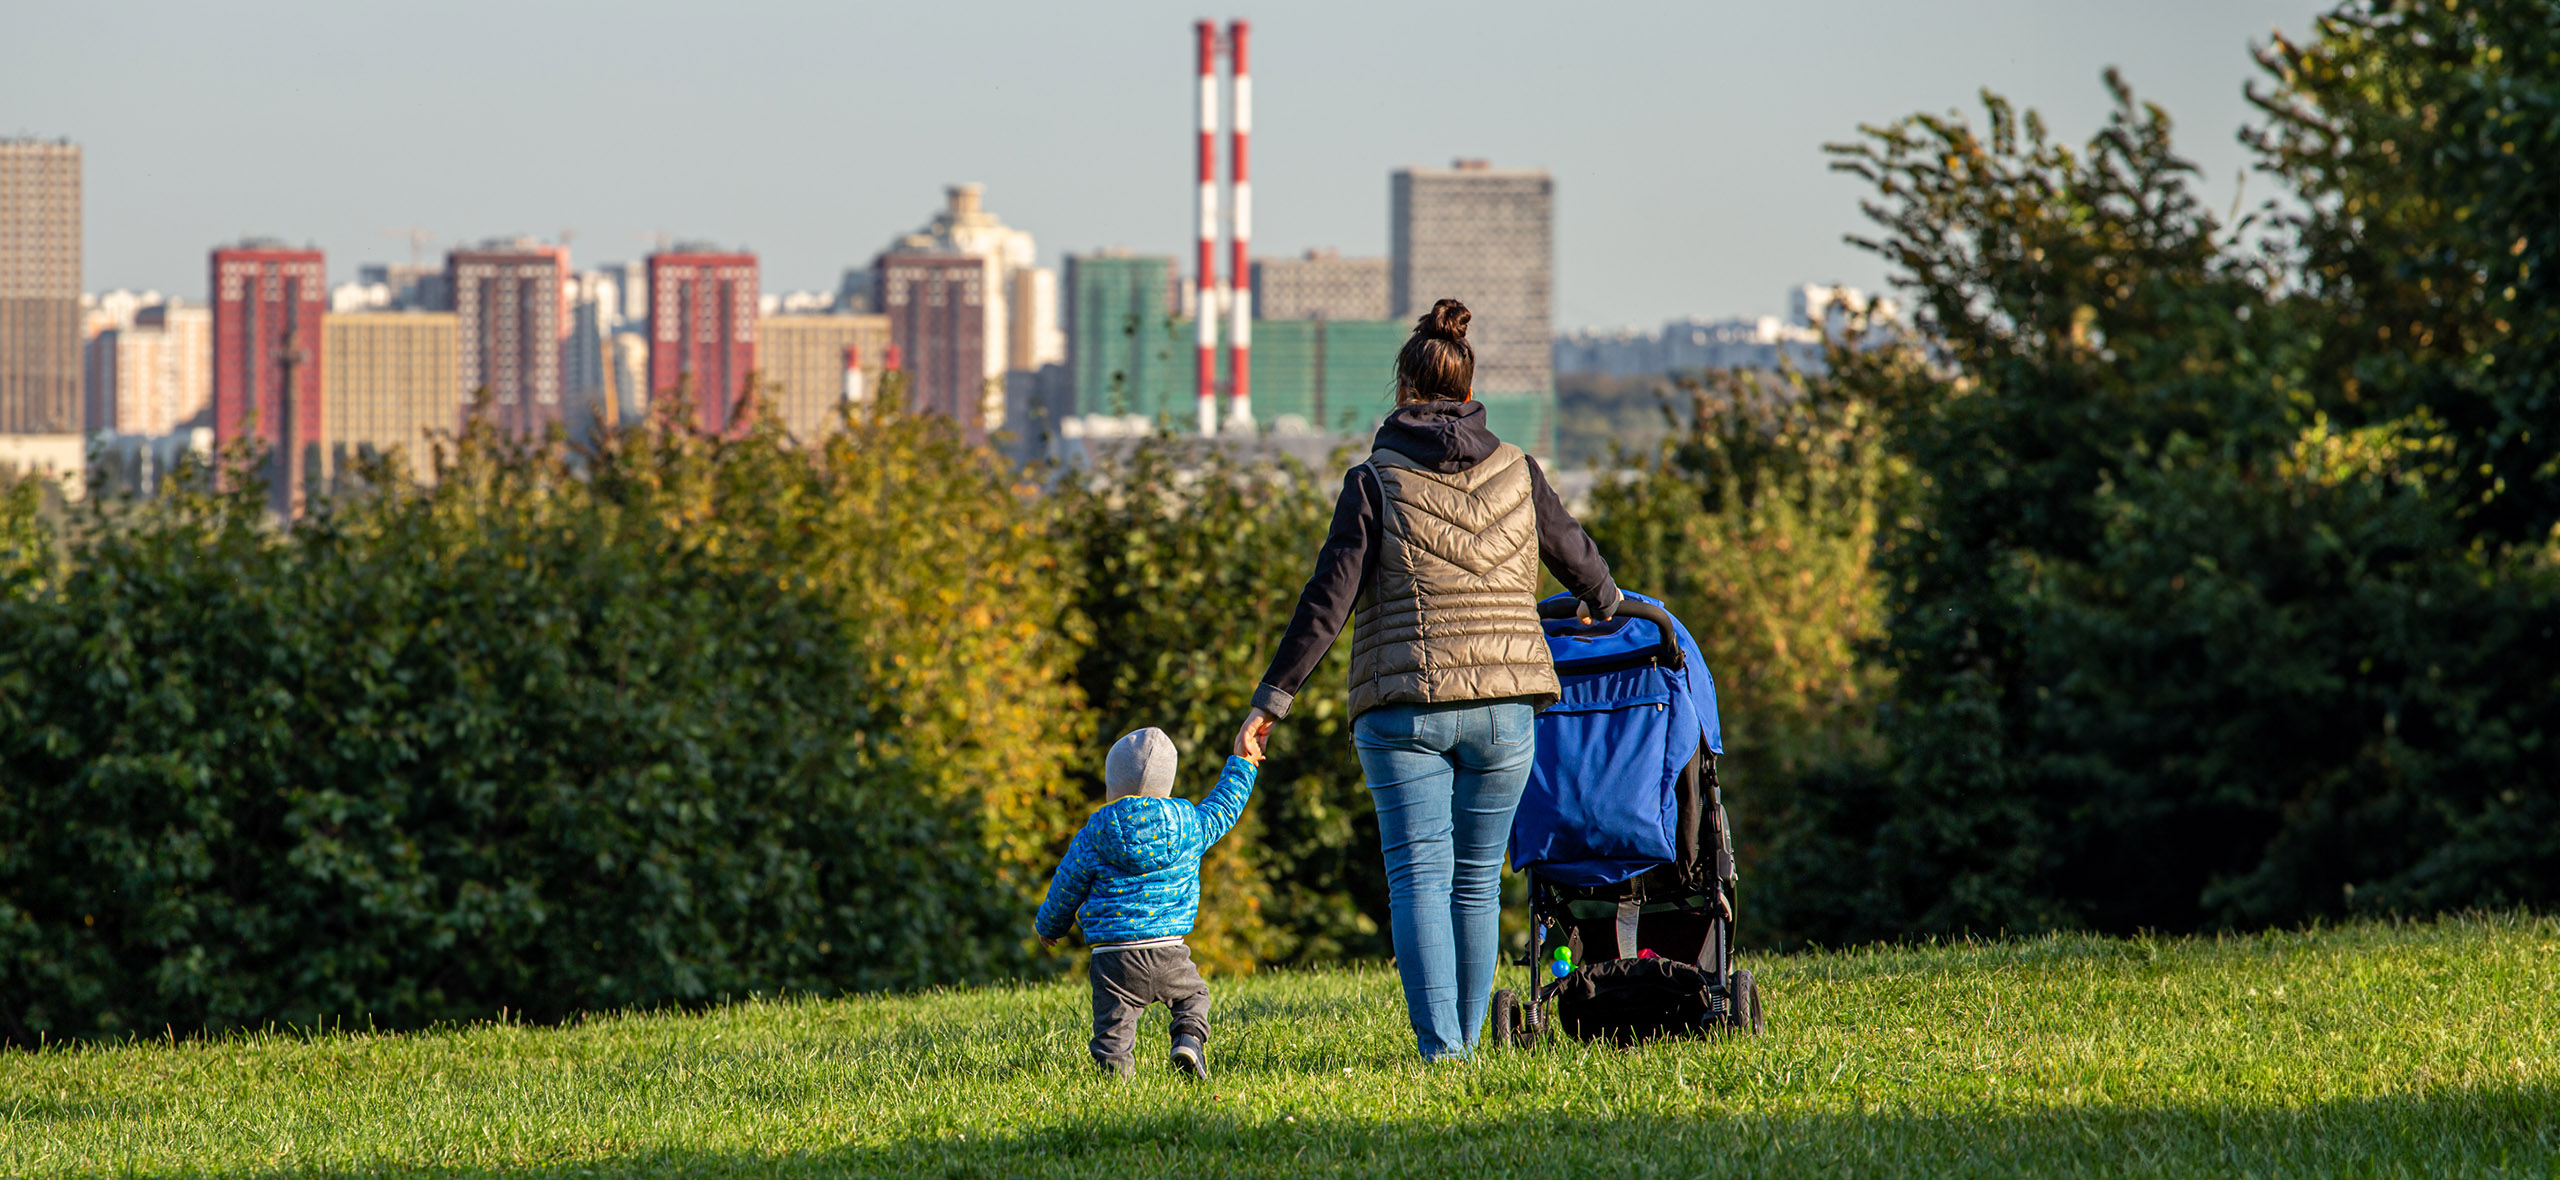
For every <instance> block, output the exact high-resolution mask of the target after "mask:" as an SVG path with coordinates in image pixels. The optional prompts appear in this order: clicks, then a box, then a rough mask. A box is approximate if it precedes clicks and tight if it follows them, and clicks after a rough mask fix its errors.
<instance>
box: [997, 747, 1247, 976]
mask: <svg viewBox="0 0 2560 1180" xmlns="http://www.w3.org/2000/svg"><path fill="white" fill-rule="evenodd" d="M1253 777H1254V765H1253V763H1250V762H1247V761H1245V760H1244V759H1242V758H1229V759H1227V769H1226V772H1225V773H1223V774H1221V775H1219V776H1218V786H1217V788H1216V789H1215V790H1212V791H1210V792H1209V797H1208V798H1206V799H1202V800H1201V801H1199V802H1198V803H1193V802H1191V801H1190V800H1187V799H1156V798H1151V797H1149V796H1145V795H1128V796H1124V797H1122V798H1119V799H1114V800H1112V801H1111V802H1110V803H1108V804H1105V805H1104V806H1103V808H1102V810H1100V811H1097V812H1094V813H1093V818H1092V819H1089V820H1086V821H1085V823H1084V830H1083V831H1081V832H1077V833H1076V841H1075V843H1074V844H1072V845H1070V846H1069V847H1068V848H1067V859H1066V860H1064V861H1062V862H1060V863H1059V865H1058V875H1057V876H1055V877H1052V878H1050V879H1049V899H1048V900H1047V901H1044V902H1041V903H1040V915H1039V917H1037V918H1034V919H1032V923H1031V925H1032V928H1033V929H1034V930H1036V931H1038V932H1039V935H1040V937H1042V938H1061V937H1064V936H1065V935H1066V933H1067V924H1068V923H1069V922H1082V923H1083V924H1084V940H1085V941H1086V942H1088V943H1090V944H1092V945H1095V946H1103V945H1106V944H1109V943H1115V942H1138V941H1140V940H1143V939H1149V938H1173V937H1179V936H1181V935H1185V934H1189V933H1191V920H1192V919H1193V918H1195V917H1198V916H1199V913H1200V857H1201V855H1202V854H1204V853H1206V852H1208V851H1209V846H1210V845H1212V844H1215V843H1217V842H1218V837H1220V836H1224V835H1226V834H1227V829H1229V828H1232V827H1234V826H1236V817H1238V816H1241V815H1243V814H1244V805H1245V801H1246V800H1247V799H1250V798H1252V797H1253Z"/></svg>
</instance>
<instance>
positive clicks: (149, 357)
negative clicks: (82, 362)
mask: <svg viewBox="0 0 2560 1180" xmlns="http://www.w3.org/2000/svg"><path fill="white" fill-rule="evenodd" d="M86 347H87V350H88V354H89V361H88V377H87V384H88V398H89V406H88V410H87V412H86V417H87V419H88V424H89V429H90V430H92V431H98V430H109V431H113V432H115V433H117V434H130V435H142V436H148V437H157V436H159V435H164V434H168V433H170V432H172V431H175V430H179V429H182V428H184V427H188V426H210V425H212V424H213V420H212V416H211V414H210V413H209V412H208V411H210V410H211V409H212V408H213V309H211V308H209V307H206V306H204V305H203V304H200V303H156V304H153V305H151V306H149V307H145V308H142V309H141V310H140V311H138V312H136V313H135V314H134V315H133V317H132V323H130V324H129V325H126V326H123V327H113V328H108V329H106V330H104V331H101V332H99V333H98V334H97V336H96V337H94V338H92V339H91V340H90V341H89V343H88V345H87V346H86Z"/></svg>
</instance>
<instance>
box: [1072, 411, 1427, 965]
mask: <svg viewBox="0 0 2560 1180" xmlns="http://www.w3.org/2000/svg"><path fill="white" fill-rule="evenodd" d="M1340 486H1341V485H1340V482H1339V481H1338V480H1324V479H1318V478H1316V477H1315V476H1314V475H1313V473H1311V472H1309V471H1307V470H1306V469H1305V468H1303V467H1302V466H1300V465H1298V464H1296V463H1292V462H1288V461H1285V460H1284V461H1279V462H1257V461H1245V460H1240V459H1238V458H1235V457H1234V456H1232V455H1230V454H1229V453H1227V452H1225V451H1223V450H1219V449H1215V448H1208V447H1202V446H1200V445H1198V444H1196V443H1191V442H1187V441H1185V440H1181V439H1175V438H1159V439H1153V440H1148V441H1146V442H1144V443H1142V444H1140V445H1138V446H1136V447H1134V448H1132V449H1130V450H1129V451H1128V452H1127V453H1126V454H1125V455H1122V456H1119V457H1116V458H1106V460H1105V461H1104V462H1102V463H1101V464H1099V465H1098V466H1097V467H1096V468H1095V469H1093V470H1092V471H1090V472H1084V473H1079V474H1078V476H1077V477H1076V478H1074V479H1071V480H1068V481H1066V482H1064V483H1063V484H1062V485H1061V487H1060V489H1059V493H1058V496H1057V513H1058V521H1059V526H1060V532H1061V534H1062V535H1063V536H1064V537H1065V538H1066V539H1067V540H1068V543H1069V544H1071V545H1072V546H1073V548H1074V551H1075V553H1076V554H1077V557H1078V559H1079V565H1080V568H1081V571H1082V581H1081V582H1080V583H1079V585H1080V590H1079V593H1078V597H1077V604H1078V606H1079V608H1080V609H1081V612H1082V614H1083V615H1084V617H1085V618H1087V619H1088V620H1090V622H1091V626H1092V629H1093V642H1092V645H1091V646H1090V647H1089V648H1087V649H1086V651H1085V654H1084V657H1083V659H1082V660H1081V661H1080V662H1079V663H1078V664H1077V669H1076V679H1077V683H1078V684H1079V685H1080V686H1081V687H1082V689H1083V692H1084V695H1085V698H1086V699H1087V700H1088V701H1090V702H1091V703H1092V705H1093V709H1094V712H1095V716H1096V720H1097V721H1098V723H1099V732H1100V733H1101V734H1103V735H1106V736H1108V735H1115V734H1119V733H1124V732H1127V731H1128V730H1131V729H1135V728H1137V727H1139V726H1144V725H1154V726H1160V727H1162V728H1163V729H1164V730H1165V731H1166V732H1167V733H1169V734H1171V735H1172V736H1173V738H1174V741H1175V742H1176V743H1177V744H1178V745H1179V746H1180V747H1181V749H1182V752H1183V759H1184V761H1183V766H1184V773H1185V777H1186V784H1188V785H1187V786H1186V789H1189V788H1190V787H1194V786H1199V785H1202V784H1205V783H1206V782H1207V781H1208V779H1209V777H1210V776H1211V775H1213V774H1214V773H1215V770H1214V768H1215V767H1216V765H1217V764H1218V763H1220V762H1222V761H1223V760H1224V759H1225V758H1226V756H1227V753H1228V750H1229V747H1230V746H1231V745H1232V743H1233V742H1234V740H1235V733H1236V727H1237V725H1238V724H1239V723H1240V722H1242V721H1243V720H1244V714H1245V710H1246V708H1247V706H1248V704H1249V703H1250V701H1251V699H1252V697H1253V690H1254V686H1255V685H1256V684H1257V683H1259V682H1260V680H1261V678H1262V673H1263V671H1264V668H1265V666H1266V665H1268V664H1269V663H1270V660H1271V655H1272V652H1273V650H1274V649H1275V648H1276V647H1277V646H1278V643H1279V640H1280V634H1281V632H1282V631H1283V630H1285V629H1287V627H1288V625H1289V618H1290V615H1291V614H1292V612H1294V611H1295V609H1296V607H1297V601H1298V590H1299V588H1300V587H1301V586H1303V585H1304V584H1305V583H1306V579H1307V575H1308V573H1309V572H1310V571H1311V570H1312V569H1313V568H1314V562H1315V555H1316V551H1317V549H1319V548H1320V547H1322V545H1323V544H1324V537H1325V531H1326V529H1327V528H1328V527H1329V526H1330V525H1331V523H1332V520H1333V504H1334V497H1335V494H1336V493H1337V491H1338V490H1339V488H1340ZM1349 650H1350V645H1349V644H1348V643H1337V644H1335V645H1334V650H1333V652H1332V653H1331V654H1330V655H1329V656H1328V657H1327V658H1326V660H1325V662H1324V663H1323V664H1322V665H1320V666H1319V667H1318V668H1317V669H1316V673H1315V675H1314V676H1313V677H1312V678H1310V679H1309V680H1308V682H1307V688H1306V691H1305V692H1304V693H1303V694H1302V695H1301V697H1300V699H1299V703H1298V706H1297V708H1296V709H1294V710H1293V711H1292V712H1291V713H1290V714H1289V720H1288V721H1287V722H1285V723H1283V724H1282V725H1281V726H1280V727H1279V729H1278V730H1276V731H1275V732H1274V734H1273V737H1272V745H1271V749H1270V752H1269V756H1268V758H1267V759H1266V761H1265V763H1264V766H1263V770H1262V775H1261V778H1260V780H1259V785H1258V786H1257V787H1256V788H1255V791H1254V802H1253V805H1252V806H1251V807H1250V808H1249V809H1248V810H1247V812H1246V821H1245V822H1244V823H1243V824H1241V825H1239V826H1238V827H1237V829H1236V831H1235V833H1234V834H1232V835H1230V836H1228V837H1227V839H1225V840H1224V841H1222V842H1220V843H1219V845H1218V847H1217V848H1216V849H1215V850H1214V851H1212V853H1211V854H1210V856H1209V859H1208V860H1207V861H1206V862H1205V864H1204V867H1203V872H1202V885H1203V888H1202V893H1201V910H1200V915H1201V916H1200V927H1199V930H1198V931H1197V933H1196V935H1195V937H1194V938H1193V943H1194V945H1195V946H1197V947H1199V948H1200V952H1199V953H1200V955H1201V958H1202V961H1203V962H1206V963H1210V964H1213V965H1215V966H1217V967H1220V968H1224V969H1227V970H1231V971H1232V970H1249V969H1251V968H1252V967H1253V966H1254V965H1255V964H1256V963H1267V962H1330V961H1333V960H1337V959H1340V958H1342V957H1344V956H1354V957H1376V956H1380V955H1384V954H1386V953H1387V942H1386V931H1385V928H1384V926H1383V925H1382V924H1381V923H1380V922H1379V921H1378V916H1380V915H1383V914H1384V913H1385V912H1386V876H1385V870H1384V868H1383V867H1382V863H1381V861H1380V859H1379V856H1378V851H1377V824H1376V821H1375V819H1374V818H1373V816H1372V813H1371V811H1370V806H1369V795H1368V791H1367V789H1366V787H1365V786H1364V785H1363V782H1362V779H1361V776H1360V762H1359V759H1358V757H1357V756H1356V755H1355V754H1354V753H1353V752H1352V749H1351V735H1350V719H1349V716H1348V702H1347V701H1346V699H1345V698H1344V696H1343V690H1342V686H1343V685H1345V684H1347V683H1349V673H1348V671H1347V668H1348V661H1349V659H1350V656H1349ZM1089 790H1090V791H1091V793H1092V797H1093V798H1094V799H1096V800H1099V798H1100V786H1099V783H1098V782H1095V783H1093V785H1092V786H1091V787H1090V788H1089Z"/></svg>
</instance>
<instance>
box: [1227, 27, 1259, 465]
mask: <svg viewBox="0 0 2560 1180" xmlns="http://www.w3.org/2000/svg"><path fill="white" fill-rule="evenodd" d="M1252 30H1253V26H1252V25H1251V24H1250V23H1248V22H1245V21H1240V20H1239V21H1229V22H1227V69H1228V70H1229V71H1231V72H1232V74H1233V77H1234V81H1233V83H1232V85H1233V87H1234V90H1235V109H1234V110H1233V111H1232V112H1230V113H1229V114H1228V116H1227V119H1228V122H1227V125H1228V126H1229V127H1231V128H1233V129H1234V131H1233V138H1232V139H1231V140H1230V141H1229V144H1230V148H1229V151H1228V157H1229V158H1228V163H1227V167H1228V169H1229V172H1228V175H1229V176H1232V177H1233V178H1234V179H1235V184H1234V191H1233V192H1232V193H1230V194H1229V195H1228V198H1227V202H1228V204H1227V226H1228V231H1227V248H1228V249H1229V250H1230V251H1231V252H1232V253H1231V254H1230V255H1229V256H1228V257H1229V262H1228V264H1227V281H1228V282H1229V283H1230V284H1232V286H1231V287H1230V288H1229V294H1228V296H1227V312H1228V318H1227V426H1228V428H1229V429H1231V430H1239V431H1250V430H1252V429H1253V364H1252V361H1253V271H1252V270H1250V269H1249V268H1250V267H1251V266H1252V265H1253V264H1252V262H1251V257H1252V254H1251V245H1250V244H1251V243H1252V241H1253V181H1252V180H1251V179H1249V177H1248V174H1247V171H1246V165H1247V163H1248V158H1247V156H1246V152H1245V148H1246V145H1247V143H1248V142H1249V141H1250V139H1251V138H1252V135H1253V72H1252V70H1250V69H1249V68H1247V66H1246V59H1245V37H1246V35H1247V34H1248V33H1250V32H1252Z"/></svg>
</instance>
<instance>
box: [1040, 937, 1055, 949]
mask: <svg viewBox="0 0 2560 1180" xmlns="http://www.w3.org/2000/svg"><path fill="white" fill-rule="evenodd" d="M1040 945H1042V946H1050V947H1053V946H1056V945H1058V940H1057V939H1054V938H1043V939H1041V940H1040Z"/></svg>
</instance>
